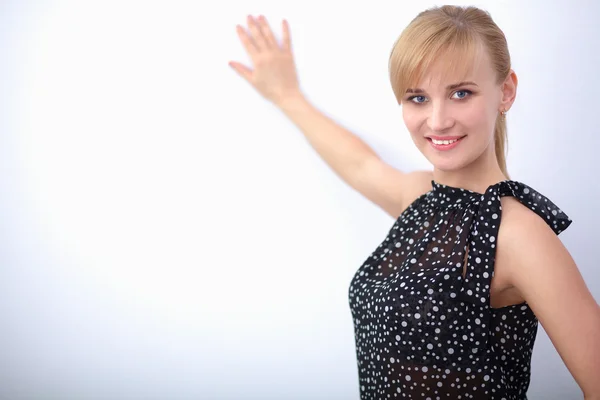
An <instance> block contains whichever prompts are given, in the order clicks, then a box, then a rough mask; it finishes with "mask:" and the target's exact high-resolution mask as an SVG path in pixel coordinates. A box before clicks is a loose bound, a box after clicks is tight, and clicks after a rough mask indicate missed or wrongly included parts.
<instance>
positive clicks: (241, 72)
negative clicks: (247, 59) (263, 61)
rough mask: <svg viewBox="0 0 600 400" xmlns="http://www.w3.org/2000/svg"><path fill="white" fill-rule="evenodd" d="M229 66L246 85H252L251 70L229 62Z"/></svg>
mask: <svg viewBox="0 0 600 400" xmlns="http://www.w3.org/2000/svg"><path fill="white" fill-rule="evenodd" d="M229 66H230V67H231V68H232V69H233V70H234V71H235V72H237V73H238V75H240V76H241V77H242V78H244V79H245V80H246V81H247V82H248V83H252V70H251V69H250V68H248V67H246V66H245V65H243V64H240V63H238V62H235V61H230V62H229Z"/></svg>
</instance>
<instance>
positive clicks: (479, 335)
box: [349, 180, 571, 400]
mask: <svg viewBox="0 0 600 400" xmlns="http://www.w3.org/2000/svg"><path fill="white" fill-rule="evenodd" d="M502 196H513V197H515V198H516V199H518V200H519V201H520V202H521V203H523V204H524V205H525V206H527V207H528V208H530V209H531V210H533V211H534V212H535V213H536V214H538V215H539V216H540V217H541V218H543V219H544V220H545V221H546V222H547V223H548V225H549V226H550V227H551V228H552V229H553V230H554V232H555V233H556V234H557V235H558V234H559V233H560V232H562V231H563V230H564V229H566V228H567V227H568V226H569V225H570V224H571V220H570V219H569V217H568V216H567V215H565V214H564V213H563V212H562V211H561V210H560V209H559V208H558V207H557V206H556V205H555V204H553V203H552V202H551V201H550V200H549V199H547V198H546V197H544V196H542V195H541V194H540V193H538V192H537V191H535V190H534V189H532V188H531V187H529V186H526V185H524V184H522V183H519V182H515V181H510V180H506V181H503V182H499V183H497V184H495V185H492V186H490V187H489V188H488V189H487V190H486V192H485V193H483V194H480V193H476V192H473V191H470V190H467V189H462V188H454V187H450V186H446V185H442V184H439V183H437V182H435V181H432V190H431V191H429V192H428V193H426V194H424V195H422V196H421V197H419V198H418V199H416V200H415V201H414V202H413V203H412V204H411V205H410V207H408V208H407V209H406V210H405V211H404V212H403V213H402V215H401V216H400V217H399V218H398V220H396V222H395V223H394V225H393V226H392V228H391V230H390V231H389V233H388V235H387V237H386V238H385V239H384V240H383V242H382V243H381V244H380V245H379V246H378V247H377V248H376V249H375V251H374V252H373V253H372V254H371V255H370V256H369V257H368V258H367V260H366V261H365V262H364V264H363V265H362V266H361V267H360V268H359V270H358V271H357V272H356V274H355V275H354V277H353V278H352V281H351V283H350V289H349V302H350V309H351V312H352V318H353V321H354V331H355V341H356V355H357V363H358V373H359V388H360V398H361V399H365V400H366V399H373V400H375V399H377V400H380V399H429V400H439V399H453V400H454V399H498V400H500V399H502V400H512V399H526V398H527V397H526V392H527V388H528V386H529V380H530V365H531V352H532V349H533V343H534V340H535V336H536V332H537V326H538V321H537V319H536V317H535V315H534V314H533V312H532V311H531V309H530V308H529V306H528V305H527V303H521V304H515V305H511V306H507V307H503V308H499V309H495V308H491V305H490V284H491V280H492V277H493V275H494V259H495V251H496V238H497V234H498V228H499V224H500V218H501V213H502V207H501V203H500V198H501V197H502ZM465 264H466V273H465V274H464V275H463V269H464V267H465Z"/></svg>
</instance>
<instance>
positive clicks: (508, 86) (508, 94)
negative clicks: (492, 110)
mask: <svg viewBox="0 0 600 400" xmlns="http://www.w3.org/2000/svg"><path fill="white" fill-rule="evenodd" d="M518 83H519V80H518V79H517V74H516V73H515V71H513V70H512V69H511V70H510V72H509V74H508V76H507V77H506V79H505V80H504V82H503V83H502V84H501V86H500V89H501V90H502V99H501V101H500V111H502V110H506V111H508V110H509V109H510V108H511V107H512V104H513V102H514V101H515V98H516V97H517V85H518Z"/></svg>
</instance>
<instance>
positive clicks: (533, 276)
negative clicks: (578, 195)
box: [497, 199, 600, 396]
mask: <svg viewBox="0 0 600 400" xmlns="http://www.w3.org/2000/svg"><path fill="white" fill-rule="evenodd" d="M512 200H513V201H514V202H518V200H516V199H512ZM507 205H508V207H505V202H503V215H502V222H501V224H500V232H499V234H498V236H499V240H498V248H497V256H498V257H503V260H504V262H503V265H504V268H506V269H507V270H505V271H503V272H506V273H507V276H508V277H509V283H510V284H511V285H512V286H514V287H515V288H516V289H517V290H518V291H519V292H520V293H521V295H522V296H523V298H524V299H525V301H527V303H528V304H529V306H530V307H531V309H532V311H533V312H534V314H535V315H536V317H537V318H538V320H539V321H540V323H541V324H542V327H543V328H544V330H545V331H546V333H547V334H548V337H549V338H550V340H551V341H552V343H553V345H554V346H555V348H556V350H557V351H558V353H559V355H560V357H561V358H562V360H563V361H564V363H565V365H566V367H567V368H568V369H569V371H570V372H571V374H572V375H573V378H574V379H575V380H576V382H577V383H578V385H579V386H580V388H581V389H582V390H583V392H584V394H586V395H589V396H591V395H595V396H598V395H600V379H599V378H600V308H599V307H598V304H597V303H596V301H595V299H594V298H593V296H592V294H591V293H590V291H589V290H588V288H587V286H586V284H585V282H584V280H583V277H582V276H581V273H580V272H579V270H578V268H577V265H576V264H575V262H574V260H573V258H572V257H571V255H570V254H569V252H568V251H567V249H566V248H565V246H564V245H563V244H562V242H561V241H560V239H559V238H558V236H557V235H556V234H555V233H554V231H552V229H551V228H550V227H549V226H548V225H547V224H546V222H545V221H544V220H543V219H542V218H540V217H539V216H537V215H536V214H535V213H533V212H532V211H531V210H529V209H527V208H526V207H525V206H523V205H521V204H514V203H512V202H510V203H509V202H507Z"/></svg>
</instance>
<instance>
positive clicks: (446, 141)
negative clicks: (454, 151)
mask: <svg viewBox="0 0 600 400" xmlns="http://www.w3.org/2000/svg"><path fill="white" fill-rule="evenodd" d="M462 138H464V136H463V137H460V138H458V139H452V140H437V139H433V138H427V139H428V140H429V141H430V142H432V143H433V144H435V145H438V146H443V145H446V146H447V145H450V144H452V143H456V142H458V141H459V140H461V139H462Z"/></svg>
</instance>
